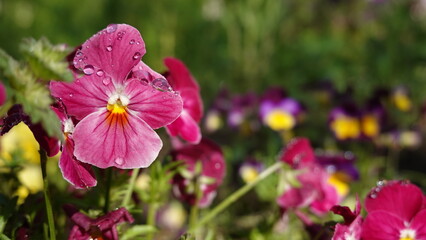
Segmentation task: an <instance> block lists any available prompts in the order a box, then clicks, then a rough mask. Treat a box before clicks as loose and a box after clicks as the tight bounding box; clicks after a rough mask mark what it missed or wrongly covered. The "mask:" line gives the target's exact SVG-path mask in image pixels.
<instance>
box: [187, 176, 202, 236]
mask: <svg viewBox="0 0 426 240" xmlns="http://www.w3.org/2000/svg"><path fill="white" fill-rule="evenodd" d="M201 196H202V191H201V187H200V180H199V178H197V179H196V181H195V202H194V204H193V205H192V206H191V211H190V213H189V229H194V227H195V224H196V223H197V220H198V210H199V207H198V205H199V202H200V199H201ZM194 230H195V229H194Z"/></svg>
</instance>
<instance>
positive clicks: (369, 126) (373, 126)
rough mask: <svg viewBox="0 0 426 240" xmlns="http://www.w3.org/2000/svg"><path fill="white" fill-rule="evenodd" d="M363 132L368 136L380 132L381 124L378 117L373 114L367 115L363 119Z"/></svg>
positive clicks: (373, 135)
mask: <svg viewBox="0 0 426 240" xmlns="http://www.w3.org/2000/svg"><path fill="white" fill-rule="evenodd" d="M361 127H362V132H363V133H364V134H365V135H366V136H367V137H375V136H377V135H378V134H379V131H380V126H379V122H378V121H377V118H376V117H375V116H373V115H366V116H364V117H362V119H361Z"/></svg>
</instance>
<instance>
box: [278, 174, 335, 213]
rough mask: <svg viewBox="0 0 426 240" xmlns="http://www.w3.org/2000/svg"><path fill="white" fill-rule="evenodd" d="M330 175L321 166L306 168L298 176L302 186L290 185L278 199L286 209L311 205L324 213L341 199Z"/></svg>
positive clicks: (280, 204)
mask: <svg viewBox="0 0 426 240" xmlns="http://www.w3.org/2000/svg"><path fill="white" fill-rule="evenodd" d="M329 177H330V176H329V175H328V174H327V172H326V171H325V170H324V169H322V168H319V167H316V166H314V167H310V168H306V169H305V172H303V173H302V174H299V175H298V176H297V180H298V181H299V183H300V185H301V186H300V187H290V188H289V189H287V190H286V191H285V192H284V193H283V194H282V195H281V196H280V197H278V199H277V203H278V205H279V206H280V207H282V208H283V209H284V210H286V209H297V208H304V207H309V209H310V210H311V211H312V212H313V213H315V214H317V215H323V214H324V213H326V212H328V211H329V210H330V208H331V207H332V206H334V205H336V204H338V203H339V202H340V201H341V197H340V196H339V195H338V192H337V190H336V189H335V188H334V187H333V186H332V185H331V184H329V182H328V179H329Z"/></svg>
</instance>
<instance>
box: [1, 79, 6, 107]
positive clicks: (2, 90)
mask: <svg viewBox="0 0 426 240" xmlns="http://www.w3.org/2000/svg"><path fill="white" fill-rule="evenodd" d="M6 98H7V94H6V88H5V87H4V85H3V83H1V82H0V106H1V105H3V104H4V103H5V102H6Z"/></svg>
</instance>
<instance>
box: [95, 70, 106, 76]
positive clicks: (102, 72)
mask: <svg viewBox="0 0 426 240" xmlns="http://www.w3.org/2000/svg"><path fill="white" fill-rule="evenodd" d="M96 75H97V76H98V77H102V76H103V75H104V71H102V70H101V69H99V70H98V71H96Z"/></svg>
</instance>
